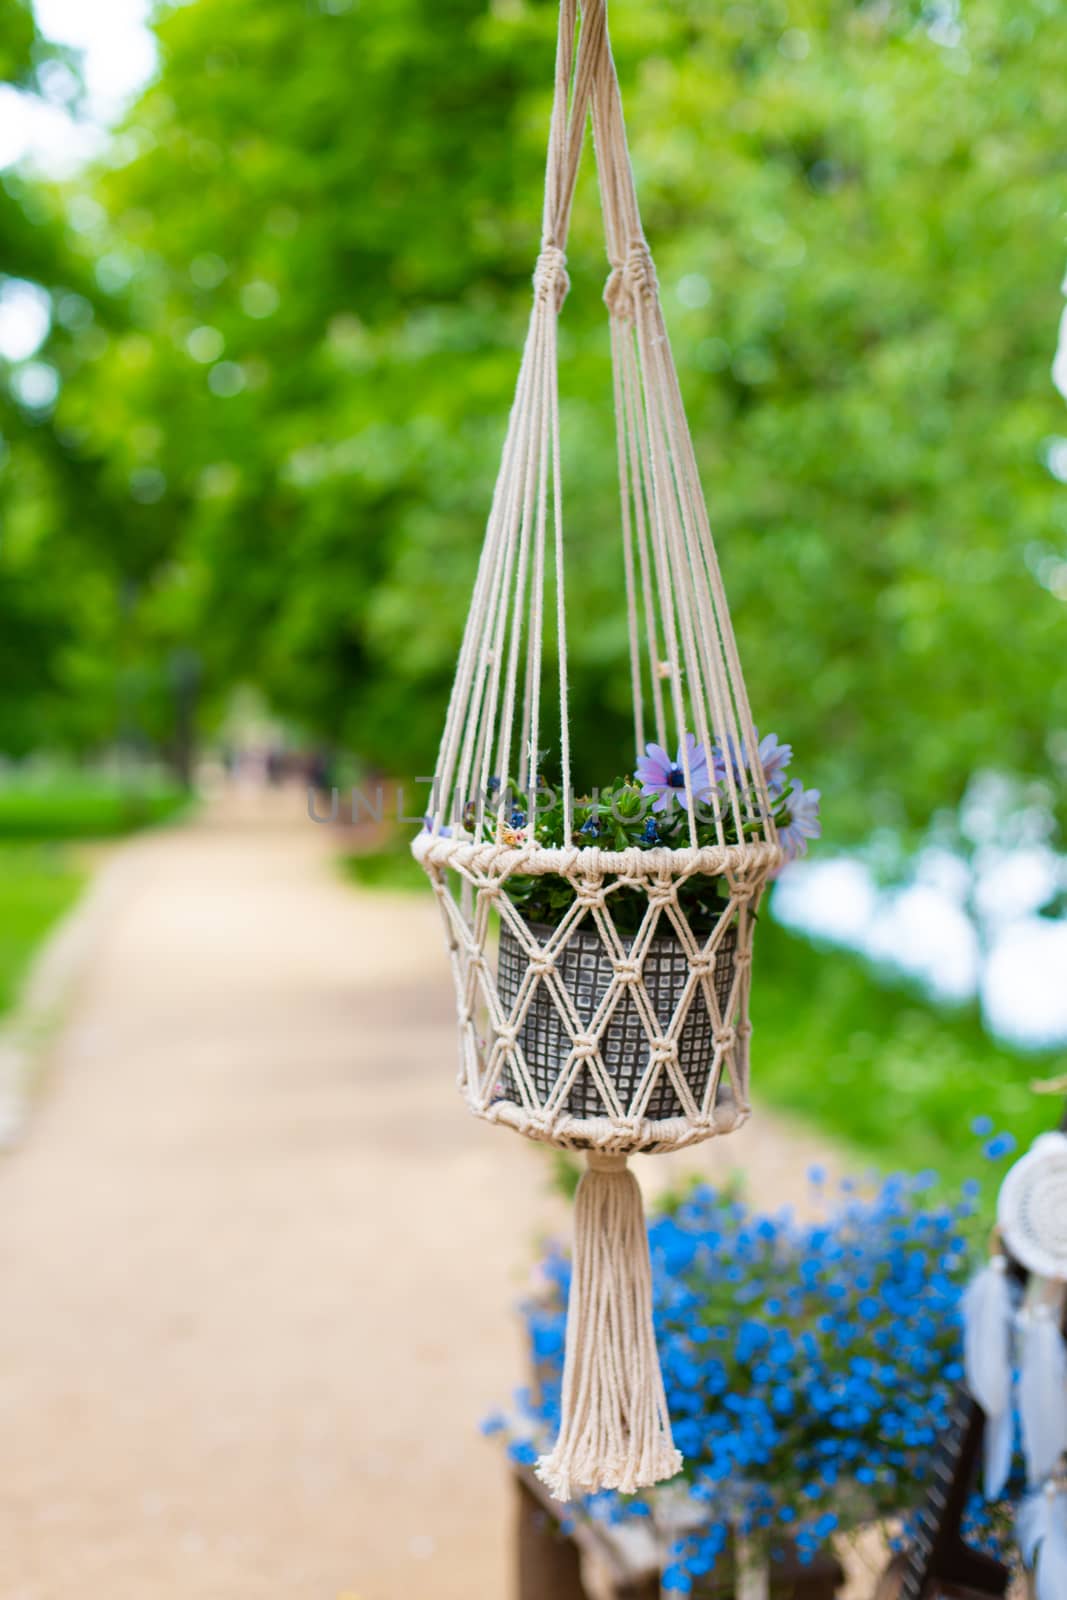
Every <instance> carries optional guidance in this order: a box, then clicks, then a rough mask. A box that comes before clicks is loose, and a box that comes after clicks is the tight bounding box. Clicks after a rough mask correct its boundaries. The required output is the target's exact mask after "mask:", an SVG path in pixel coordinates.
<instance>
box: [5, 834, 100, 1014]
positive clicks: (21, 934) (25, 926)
mask: <svg viewBox="0 0 1067 1600" xmlns="http://www.w3.org/2000/svg"><path fill="white" fill-rule="evenodd" d="M84 881H85V874H84V872H82V871H81V870H80V868H78V867H77V866H75V865H74V863H73V862H72V861H71V859H70V856H69V853H68V852H66V851H63V850H59V849H56V848H55V847H54V846H43V845H15V844H0V1016H3V1013H4V1012H5V1011H7V1010H9V1009H10V1007H11V1006H12V1005H13V1003H14V1001H15V999H16V997H17V995H18V989H19V985H20V984H21V982H22V980H23V978H24V977H25V974H26V970H27V968H28V966H29V963H30V959H31V957H32V955H33V952H34V950H35V949H36V947H37V946H38V944H39V943H40V942H41V940H42V939H43V938H44V936H45V935H46V934H47V933H48V931H49V930H50V929H51V927H52V926H53V925H54V924H55V923H56V922H57V921H58V919H59V918H60V917H61V916H62V914H63V913H64V912H65V911H66V910H68V909H69V907H70V906H71V905H73V903H74V900H75V899H76V897H77V895H78V893H79V891H80V890H81V888H82V885H83V883H84Z"/></svg>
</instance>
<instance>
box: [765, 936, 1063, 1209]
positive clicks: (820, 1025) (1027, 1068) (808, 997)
mask: <svg viewBox="0 0 1067 1600" xmlns="http://www.w3.org/2000/svg"><path fill="white" fill-rule="evenodd" d="M753 979H754V981H753V985H752V999H751V1007H752V1021H753V1035H752V1085H753V1093H754V1094H755V1096H756V1099H757V1100H760V1101H763V1102H765V1103H768V1104H771V1105H776V1106H779V1107H781V1108H782V1109H783V1110H786V1111H789V1112H791V1113H794V1114H795V1115H797V1116H798V1117H800V1118H801V1119H804V1120H806V1121H808V1122H809V1123H810V1124H811V1125H812V1126H813V1127H815V1128H818V1129H819V1130H820V1131H822V1132H824V1133H827V1134H829V1135H831V1136H833V1137H834V1138H835V1139H837V1140H839V1141H841V1142H842V1143H844V1144H845V1145H847V1146H850V1147H851V1148H852V1149H853V1150H854V1151H856V1152H858V1153H859V1154H861V1155H862V1156H864V1157H866V1158H868V1159H869V1160H870V1162H871V1163H872V1164H873V1165H876V1166H877V1167H880V1168H882V1169H883V1170H889V1171H894V1170H897V1171H918V1170H920V1169H922V1168H930V1169H932V1170H934V1171H936V1172H937V1173H939V1174H940V1175H941V1177H942V1178H943V1179H945V1180H946V1181H947V1182H951V1183H959V1182H961V1181H962V1180H963V1179H965V1178H966V1177H968V1176H970V1175H971V1174H972V1173H973V1168H974V1160H975V1142H974V1138H973V1135H972V1134H971V1122H972V1120H973V1119H974V1118H975V1117H976V1116H978V1115H987V1116H989V1117H991V1118H992V1119H993V1122H994V1123H995V1124H996V1126H997V1127H998V1128H1007V1129H1008V1130H1010V1131H1011V1132H1012V1133H1013V1134H1015V1136H1016V1138H1017V1140H1018V1142H1019V1145H1020V1147H1025V1146H1026V1145H1027V1144H1028V1143H1029V1142H1030V1140H1031V1139H1033V1138H1034V1137H1035V1136H1036V1135H1037V1134H1038V1133H1041V1132H1044V1131H1045V1130H1046V1129H1048V1128H1049V1127H1052V1126H1054V1125H1055V1123H1056V1120H1057V1116H1058V1107H1057V1103H1056V1102H1055V1101H1052V1102H1050V1101H1049V1100H1048V1099H1047V1098H1045V1097H1042V1096H1039V1095H1035V1094H1034V1093H1033V1091H1032V1090H1031V1088H1030V1084H1031V1082H1032V1081H1033V1080H1034V1079H1035V1078H1040V1077H1048V1076H1051V1075H1052V1073H1054V1072H1056V1071H1060V1072H1062V1070H1063V1063H1062V1057H1061V1058H1060V1059H1059V1061H1058V1062H1057V1060H1056V1058H1054V1057H1049V1056H1042V1055H1037V1054H1034V1055H1027V1054H1023V1053H1021V1052H1019V1051H1015V1050H1011V1049H1010V1048H1008V1047H1007V1046H1006V1045H999V1044H997V1043H995V1042H994V1041H993V1040H991V1039H990V1038H989V1036H988V1034H986V1033H985V1032H984V1030H983V1027H982V1023H981V1018H980V1017H979V1015H978V1012H977V1009H976V1008H975V1007H969V1006H968V1007H961V1008H960V1009H958V1010H945V1009H943V1008H941V1007H939V1006H936V1005H933V1004H932V1003H931V1002H930V1001H929V1000H928V999H927V998H926V997H925V996H923V995H922V994H921V993H920V992H919V991H918V990H917V989H915V988H914V987H911V986H908V985H905V984H903V983H901V982H900V981H899V980H896V979H894V978H893V977H891V976H890V975H889V974H886V973H879V972H874V971H872V969H871V968H870V967H869V966H868V965H867V964H866V963H865V962H863V961H862V960H861V959H860V958H859V957H857V956H851V955H849V954H847V953H845V952H843V951H841V950H837V949H823V948H820V947H819V946H818V945H815V944H812V943H809V942H808V941H807V940H804V939H798V938H796V937H795V936H793V935H792V934H790V933H788V932H786V930H785V929H784V928H782V927H781V926H780V925H779V924H778V923H775V922H774V921H773V920H772V918H770V917H763V918H762V919H761V922H760V927H759V930H758V932H757V934H756V940H755V946H754V951H753Z"/></svg>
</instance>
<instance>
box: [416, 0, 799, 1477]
mask: <svg viewBox="0 0 1067 1600" xmlns="http://www.w3.org/2000/svg"><path fill="white" fill-rule="evenodd" d="M579 18H580V23H581V26H580V31H579V27H578V24H579ZM576 35H577V43H576ZM590 111H591V113H592V122H593V132H594V141H595V149H596V160H597V172H598V178H599V185H600V195H601V204H602V209H603V215H604V224H605V234H606V241H607V251H608V257H609V261H610V266H611V272H610V276H609V278H608V282H607V288H606V290H605V294H604V298H605V301H606V303H607V306H608V310H609V313H610V327H611V348H612V358H613V367H614V404H615V415H616V428H617V438H618V457H619V476H620V490H621V524H622V568H623V574H624V579H625V591H626V596H627V616H628V631H629V653H630V667H631V682H632V698H633V723H634V736H635V739H636V743H637V750H638V751H641V750H642V749H643V748H644V745H645V741H646V739H648V738H650V737H651V738H654V739H655V740H656V741H657V742H658V743H659V744H660V745H661V746H663V747H665V748H667V747H670V748H673V747H674V744H675V743H677V745H678V748H679V756H678V762H679V766H680V768H681V769H682V773H683V774H684V780H685V781H684V790H683V789H681V787H680V788H679V794H680V796H681V799H682V804H683V809H684V812H685V815H686V817H687V838H688V844H686V845H684V846H683V847H680V848H665V847H655V848H650V849H647V850H646V849H638V848H631V849H627V850H624V851H621V852H610V851H606V850H601V849H598V848H597V847H596V846H595V845H584V841H582V840H581V836H580V835H575V832H574V815H573V795H572V788H571V738H570V729H569V723H568V677H567V626H566V603H565V586H564V539H563V513H562V482H561V447H560V414H559V399H558V387H557V355H556V333H557V319H558V316H559V313H560V310H561V308H562V305H563V301H564V299H565V296H566V293H567V289H568V280H567V274H566V262H565V256H564V248H565V245H566V240H567V231H568V225H569V221H570V215H571V208H572V203H573V198H574V189H575V183H576V180H577V174H578V166H579V159H580V154H581V148H582V144H583V140H584V133H585V124H586V121H587V118H588V117H589V114H590ZM533 281H534V299H533V308H532V313H531V317H530V324H529V330H528V333H527V338H526V346H525V351H524V354H523V359H522V365H521V369H520V372H519V379H518V386H517V390H516V395H515V401H514V405H513V408H512V412H511V417H510V421H509V425H508V430H507V435H506V440H505V444H504V451H503V459H502V462H501V467H500V474H499V477H498V479H497V484H496V489H495V492H494V496H493V502H492V508H491V511H490V515H489V521H488V526H487V530H486V535H485V543H484V546H483V549H482V555H481V560H480V564H479V568H478V573H477V578H476V581H475V587H474V593H473V597H472V601H471V607H470V613H469V616H468V620H467V625H466V630H465V633H464V638H463V642H462V646H461V649H460V654H459V660H458V664H457V669H456V677H455V684H454V687H453V691H452V697H451V702H450V706H449V711H448V717H447V721H446V724H445V730H444V735H443V738H442V741H441V748H440V753H439V757H438V762H437V768H436V775H435V784H434V791H433V799H432V801H431V808H432V809H431V814H430V816H429V818H428V820H427V826H426V828H425V829H424V831H423V832H422V833H421V834H420V835H419V837H418V838H417V839H416V840H415V842H414V845H413V850H414V853H415V855H416V857H417V859H418V860H419V861H420V862H421V864H422V865H423V866H424V868H425V869H426V871H427V872H428V873H429V876H430V879H431V882H432V884H433V887H434V889H435V891H436V894H437V897H438V900H439V903H440V906H441V909H442V912H443V916H444V923H445V928H446V933H447V938H448V944H449V949H450V953H451V959H452V966H453V972H454V977H455V984H456V994H457V1009H458V1018H459V1030H460V1086H461V1089H462V1091H463V1093H464V1095H465V1097H466V1099H467V1102H468V1104H469V1106H470V1108H471V1110H472V1111H473V1112H474V1113H475V1114H476V1115H477V1116H479V1117H482V1118H484V1119H485V1120H487V1121H489V1122H499V1123H504V1124H506V1125H507V1126H509V1127H511V1128H514V1129H516V1130H517V1131H518V1132H520V1133H523V1134H525V1135H527V1136H528V1137H530V1138H533V1139H540V1140H546V1141H549V1142H551V1143H553V1144H557V1145H560V1146H563V1147H565V1148H570V1149H575V1150H582V1151H585V1152H586V1153H587V1170H586V1171H585V1173H584V1175H583V1177H582V1180H581V1183H580V1185H579V1189H578V1195H577V1199H576V1217H575V1248H574V1267H573V1274H572V1282H571V1290H570V1299H569V1308H568V1327H567V1340H566V1354H565V1362H564V1375H563V1388H562V1401H561V1413H562V1414H561V1425H560V1433H559V1438H558V1440H557V1441H556V1443H555V1447H554V1448H553V1449H552V1451H551V1453H550V1454H548V1455H547V1456H544V1457H542V1458H541V1461H540V1463H539V1467H538V1471H539V1473H540V1476H541V1477H542V1479H543V1481H544V1482H545V1483H546V1484H547V1485H548V1487H549V1488H550V1490H551V1491H552V1492H553V1494H554V1495H556V1496H557V1497H558V1498H560V1499H563V1500H566V1499H569V1498H571V1497H572V1496H573V1495H575V1494H578V1493H585V1492H591V1491H594V1490H597V1489H601V1488H612V1489H620V1490H623V1491H625V1492H632V1491H634V1490H636V1489H638V1488H639V1487H642V1486H645V1485H649V1484H652V1483H655V1482H658V1481H660V1480H662V1479H664V1478H669V1477H671V1476H673V1475H674V1474H675V1473H676V1472H677V1471H678V1470H679V1468H680V1466H681V1457H680V1456H679V1454H678V1452H677V1450H676V1449H675V1448H674V1444H673V1441H672V1437H671V1428H670V1419H669V1417H668V1415H667V1406H666V1400H665V1396H664V1387H663V1380H662V1377H661V1374H660V1369H659V1362H658V1358H657V1354H656V1345H655V1336H654V1331H653V1325H652V1304H651V1271H650V1262H649V1251H648V1241H647V1234H646V1231H645V1224H644V1215H643V1210H642V1205H641V1196H640V1190H639V1188H638V1185H637V1182H636V1180H635V1179H634V1177H633V1174H632V1173H631V1172H630V1171H629V1170H628V1168H627V1164H626V1158H627V1155H628V1154H629V1153H631V1152H634V1151H650V1152H656V1151H666V1150H673V1149H678V1148H680V1147H682V1146H686V1145H689V1144H692V1143H695V1142H697V1141H698V1140H701V1139H707V1138H711V1137H713V1136H714V1135H716V1134H720V1133H726V1132H728V1131H730V1130H731V1129H732V1128H735V1127H737V1126H739V1125H740V1124H741V1122H743V1121H744V1119H745V1117H746V1116H747V1114H748V1110H749V1103H748V1040H749V1032H750V1025H749V1021H748V990H749V972H750V962H751V948H752V931H753V925H754V916H755V912H756V908H757V906H758V903H759V899H760V895H761V892H762V890H763V887H764V885H765V883H766V880H767V877H768V874H769V873H770V872H772V871H773V870H774V869H775V867H777V866H778V865H779V864H780V862H781V859H782V856H781V852H780V850H779V849H778V846H777V840H776V834H775V828H774V822H773V819H772V814H771V804H770V801H769V799H768V794H767V788H766V784H765V781H764V777H763V772H762V768H761V766H760V763H759V760H758V758H757V740H756V735H755V732H754V729H753V725H752V717H751V713H750V711H749V706H748V700H747V697H746V693H745V687H744V682H743V679H742V676H741V667H740V663H739V661H738V655H737V648H736V644H735V641H734V634H733V629H732V626H731V622H730V615H729V611H728V609H727V604H726V597H725V594H724V592H723V587H722V580H721V577H720V574H719V567H718V562H717V559H716V555H715V550H714V547H713V544H712V540H711V533H710V530H709V527H708V520H707V512H706V510H705V506H704V500H703V496H702V493H701V489H700V483H699V479H698V476H697V469H696V461H695V457H694V454H693V446H692V441H691V439H690V435H689V430H688V426H687V423H686V419H685V414H684V410H683V407H682V399H681V393H680V390H679V386H678V378H677V374H676V371H675V367H674V362H673V358H672V355H671V350H670V345H669V343H668V339H667V332H666V328H665V326H664V321H663V314H662V310H661V308H660V302H659V290H658V285H657V281H656V274H655V271H654V268H653V265H652V259H651V256H650V254H649V250H648V246H647V244H646V242H645V237H644V232H643V230H642V226H641V219H640V215H639V212H638V206H637V196H636V192H635V189H634V182H633V173H632V170H631V166H630V159H629V153H628V150H627V144H626V134H625V129H624V125H623V116H622V105H621V100H620V96H619V84H618V79H617V76H616V72H615V65H614V62H613V59H612V54H611V48H610V44H609V40H608V32H607V21H606V15H605V4H604V0H582V3H581V6H580V8H579V5H578V0H561V7H560V31H559V43H558V51H557V60H556V83H555V99H554V105H553V110H552V121H551V129H550V137H549V149H548V164H547V175H546V183H545V207H544V224H543V236H542V247H541V253H540V256H539V258H538V261H537V267H536V271H535V273H534V280H533ZM546 640H547V641H548V645H549V648H548V649H547V650H546V649H545V648H544V645H545V642H546ZM557 695H558V711H557V710H556V708H555V704H553V705H552V709H551V710H549V709H548V706H549V704H550V703H554V702H556V701H557ZM546 734H547V742H549V743H550V745H551V746H552V747H553V748H554V749H558V753H559V767H560V772H559V777H558V782H559V783H560V785H561V788H562V796H563V800H562V804H563V817H564V837H565V841H567V842H565V843H564V845H563V846H562V847H559V848H555V847H554V848H548V847H546V846H544V845H542V844H540V843H538V842H537V839H536V836H535V827H534V824H535V820H536V819H535V812H536V799H537V796H538V795H539V793H540V791H541V788H542V785H543V783H544V774H543V771H542V765H543V763H542V754H541V751H542V743H543V741H545V740H546ZM557 735H558V745H557V744H556V743H555V740H556V737H557ZM687 735H691V736H692V737H688V738H687ZM701 747H702V751H703V752H704V755H705V758H706V759H708V760H710V759H711V757H710V755H709V753H710V752H712V751H714V752H716V757H715V762H716V764H715V766H714V771H715V775H716V777H717V779H718V782H717V783H716V785H715V786H714V788H713V789H712V790H711V792H710V796H709V797H707V798H708V811H707V812H706V813H705V814H704V822H705V827H704V835H703V837H704V843H703V844H702V843H701V842H699V841H698V836H697V825H698V813H699V810H700V808H699V805H698V802H697V798H696V792H695V785H694V783H693V781H691V780H692V779H693V777H694V771H693V770H692V769H693V768H695V766H696V763H697V761H698V760H699V759H700V758H699V756H698V755H697V753H696V752H697V751H698V749H700V748H701ZM512 782H514V783H515V785H516V786H517V789H518V791H520V792H522V793H523V794H524V795H526V796H528V797H530V799H529V801H528V802H527V804H528V805H529V807H530V808H531V814H530V816H529V820H528V823H527V819H526V816H525V813H524V814H523V817H522V818H521V819H516V818H515V816H514V815H513V812H512V804H513V802H512V799H511V797H510V795H509V793H508V790H509V787H510V785H511V784H512ZM708 813H710V816H711V824H710V826H713V830H714V837H715V840H716V842H715V843H714V844H709V843H708V842H707V838H708V831H707V829H708V826H709V824H708V822H707V816H708ZM523 824H526V825H523ZM727 835H729V838H730V839H732V840H733V841H740V842H728V838H727ZM571 841H576V842H571ZM583 846H584V847H583ZM544 874H549V875H552V876H553V877H554V878H555V879H558V880H560V881H562V882H563V883H565V884H566V885H567V886H568V888H569V891H570V892H571V893H572V895H573V901H572V903H570V904H569V905H568V907H567V910H566V913H565V915H564V916H563V918H562V920H561V921H560V922H559V923H558V925H556V926H554V927H552V928H551V929H548V928H543V929H538V928H537V927H536V926H534V925H533V924H531V923H530V922H528V921H526V920H525V919H524V917H523V916H522V914H521V912H520V910H519V908H518V906H517V905H516V904H515V903H514V901H513V899H512V898H511V896H510V895H509V893H508V886H509V883H510V882H511V880H513V879H524V878H525V879H528V878H529V877H531V876H537V875H544ZM694 878H700V879H704V878H706V879H715V880H718V882H719V884H720V885H721V892H722V895H723V905H722V911H721V915H719V916H718V918H717V920H716V922H715V925H714V927H713V928H711V930H710V931H706V930H705V931H701V932H699V933H695V932H694V931H693V929H692V928H691V926H690V924H689V921H687V918H686V915H685V913H684V911H683V910H682V909H681V907H680V905H679V890H680V889H681V888H682V887H683V886H684V885H686V884H689V883H690V881H691V880H693V879H694ZM622 892H626V893H628V894H630V895H631V896H632V895H633V893H634V892H636V893H637V894H638V895H639V896H640V897H641V900H640V904H641V905H642V906H643V908H644V909H643V914H642V915H641V918H640V925H639V927H638V931H637V932H636V934H634V935H633V936H632V937H629V936H627V937H624V936H622V935H621V934H620V932H619V931H618V928H617V926H616V922H615V921H614V920H613V917H612V912H611V907H612V901H613V897H614V896H616V895H619V894H620V893H622ZM497 932H499V956H498V957H497V958H496V960H494V955H493V946H494V941H495V937H496V934H497ZM590 974H592V977H590ZM587 980H588V981H587ZM590 983H591V985H592V987H591V988H590ZM583 985H584V987H583ZM546 1041H547V1044H546ZM627 1052H628V1053H629V1054H628V1057H627V1059H629V1060H630V1063H631V1065H630V1068H629V1069H628V1072H624V1071H623V1070H622V1068H621V1066H620V1063H621V1062H622V1061H623V1057H624V1056H625V1055H627Z"/></svg>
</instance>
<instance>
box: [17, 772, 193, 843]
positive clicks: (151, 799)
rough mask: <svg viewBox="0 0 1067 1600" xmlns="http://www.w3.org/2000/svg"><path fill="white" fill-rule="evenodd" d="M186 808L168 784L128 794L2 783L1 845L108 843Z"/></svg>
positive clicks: (83, 785)
mask: <svg viewBox="0 0 1067 1600" xmlns="http://www.w3.org/2000/svg"><path fill="white" fill-rule="evenodd" d="M188 804H189V796H188V795H187V794H186V793H185V792H184V791H183V790H181V789H177V788H169V787H167V786H166V785H162V784H155V785H151V786H145V787H138V786H132V785H131V787H130V788H128V789H124V788H122V787H120V786H119V785H118V784H115V783H109V782H105V781H102V780H98V781H93V780H89V779H81V778H74V779H71V780H69V781H68V780H66V779H63V780H49V781H47V782H43V783H34V782H29V781H19V782H14V783H5V784H0V840H3V839H22V840H30V839H38V840H44V839H112V838H117V837H119V836H121V835H122V834H124V833H131V832H133V831H134V830H135V829H137V828H144V827H149V826H151V825H152V824H153V823H158V822H164V821H166V820H167V819H168V818H170V817H173V816H176V815H177V814H178V812H180V811H181V810H182V809H184V807H185V806H187V805H188Z"/></svg>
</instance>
